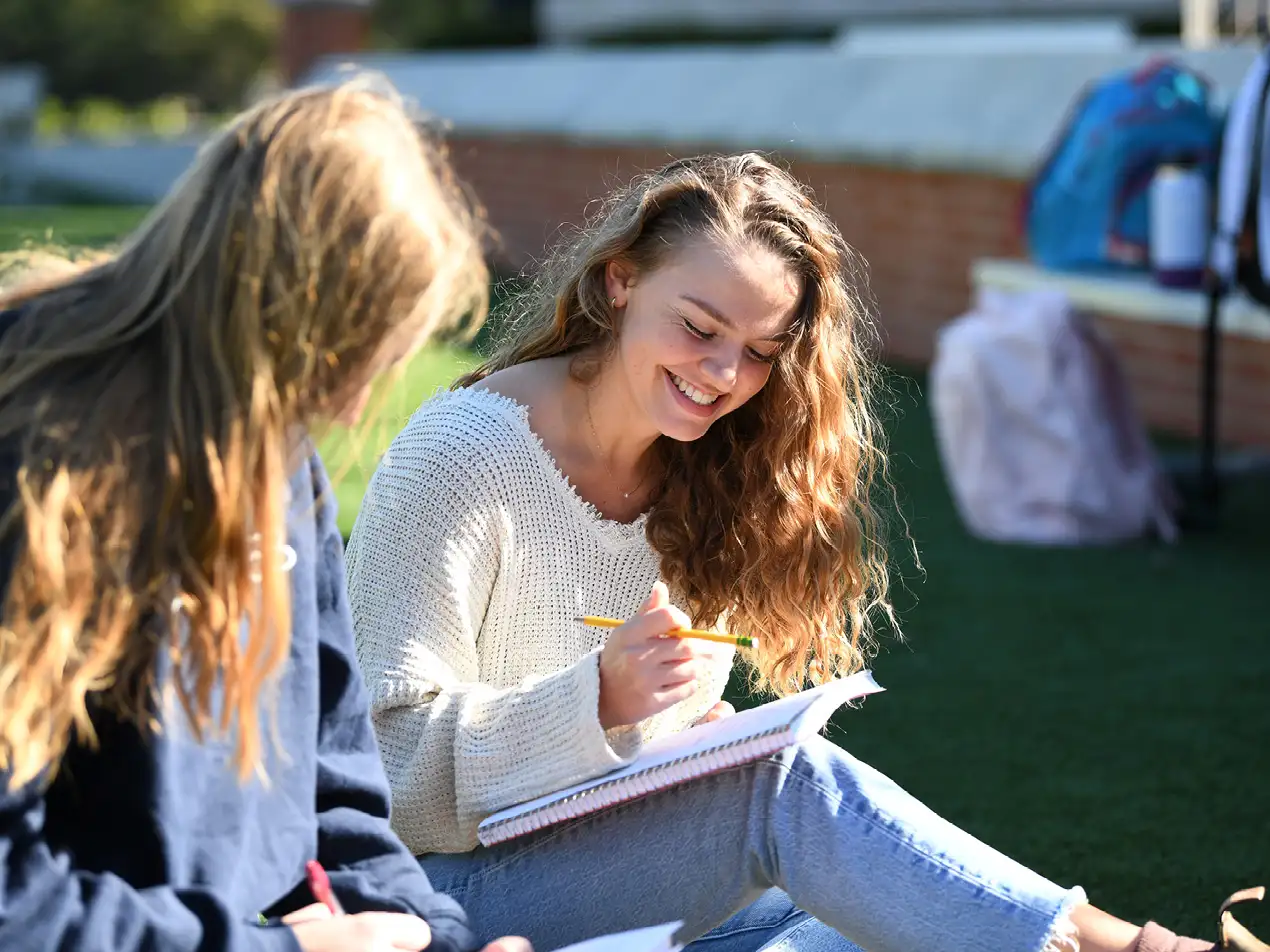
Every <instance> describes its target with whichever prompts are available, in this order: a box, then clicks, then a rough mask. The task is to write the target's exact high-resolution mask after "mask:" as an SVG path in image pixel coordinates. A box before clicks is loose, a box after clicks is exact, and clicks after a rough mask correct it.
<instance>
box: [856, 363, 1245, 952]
mask: <svg viewBox="0 0 1270 952" xmlns="http://www.w3.org/2000/svg"><path fill="white" fill-rule="evenodd" d="M899 382H900V384H901V386H902V387H904V388H905V389H906V390H907V392H908V394H909V396H908V397H906V398H904V399H903V400H902V403H903V404H905V412H904V415H903V417H902V418H901V419H899V420H898V421H897V422H896V423H894V424H893V425H892V426H891V428H890V431H891V432H890V436H891V440H892V449H893V460H894V465H895V478H896V480H897V482H898V485H899V487H900V490H901V495H902V499H903V503H902V505H903V508H904V510H905V512H906V513H907V515H908V517H909V519H910V520H911V525H912V532H913V535H914V537H915V539H916V541H917V544H918V548H919V549H920V552H921V555H922V559H923V562H924V567H925V570H926V575H925V577H924V578H923V577H920V576H917V575H916V574H915V573H914V572H913V571H912V569H911V563H908V567H907V569H906V570H905V571H904V574H905V575H906V576H907V580H908V588H909V590H908V591H905V590H901V591H900V592H899V593H898V601H899V604H900V606H901V608H902V610H903V618H902V623H903V627H904V631H905V634H906V636H907V640H906V642H905V643H903V644H899V643H897V642H896V641H895V640H894V639H888V640H886V641H885V642H884V649H883V651H882V653H881V654H880V655H879V657H878V658H877V660H876V663H875V665H874V670H875V672H876V674H877V677H878V679H879V680H880V682H881V683H882V684H883V685H885V686H886V687H887V688H888V692H887V693H885V694H882V695H880V696H878V697H875V698H870V699H869V700H868V701H867V703H866V704H865V705H864V706H863V708H862V709H861V710H859V711H851V712H846V713H844V714H843V715H841V716H840V717H838V718H837V719H836V720H835V728H836V731H835V734H834V736H835V738H836V739H837V740H839V741H840V742H841V743H842V744H843V745H844V746H846V747H847V748H848V749H850V750H851V751H853V752H854V753H855V754H857V755H858V756H860V757H861V758H863V759H864V760H866V761H867V762H869V763H871V764H873V765H874V766H876V767H878V768H879V769H881V770H883V771H884V772H886V773H888V774H890V775H891V776H892V778H893V779H895V780H896V781H897V782H899V783H900V784H901V785H902V786H904V787H906V788H907V789H909V790H910V791H911V792H912V793H914V794H915V795H917V796H918V797H919V798H921V799H923V800H924V801H925V802H926V803H928V804H929V805H930V806H932V807H933V808H934V809H936V810H937V811H938V812H940V813H942V814H943V815H944V816H946V817H948V818H949V819H951V820H953V821H955V822H956V823H958V824H959V825H961V826H962V827H964V828H965V829H967V830H969V831H970V832H972V833H974V834H976V835H978V836H980V837H981V838H983V839H984V840H986V841H987V842H988V843H990V844H992V845H993V846H995V847H997V848H998V849H1000V850H1002V851H1003V852H1005V853H1007V854H1008V855H1010V856H1013V857H1015V858H1017V859H1019V860H1021V861H1022V862H1024V863H1026V864H1027V865H1029V866H1031V867H1032V868H1034V869H1036V870H1038V871H1040V872H1042V873H1044V874H1045V875H1047V876H1049V877H1050V878H1052V879H1055V880H1057V881H1059V882H1061V883H1064V884H1080V885H1083V886H1084V887H1085V888H1086V890H1087V891H1088V892H1089V894H1090V896H1091V899H1092V901H1094V902H1095V903H1096V904H1099V905H1102V906H1104V908H1108V909H1109V910H1110V911H1112V912H1115V913H1117V914H1119V915H1122V916H1125V917H1128V918H1131V919H1136V920H1142V919H1145V918H1149V917H1155V918H1157V919H1159V920H1161V921H1163V922H1165V923H1167V924H1171V925H1173V926H1180V927H1183V928H1185V929H1188V930H1192V934H1197V933H1198V934H1201V935H1205V936H1208V935H1211V934H1212V926H1213V922H1214V921H1215V920H1214V916H1215V914H1216V909H1217V904H1218V902H1220V900H1221V899H1222V898H1224V897H1225V895H1226V894H1227V893H1228V892H1231V891H1234V890H1235V889H1236V888H1241V887H1243V886H1245V885H1253V884H1260V883H1264V882H1266V881H1267V880H1270V822H1268V821H1267V817H1266V815H1265V812H1264V808H1265V806H1266V805H1267V796H1266V792H1267V788H1268V785H1270V599H1268V598H1267V596H1266V593H1267V591H1268V590H1270V544H1268V542H1267V538H1268V537H1270V482H1267V481H1264V480H1263V481H1260V482H1248V483H1245V484H1243V485H1236V486H1234V487H1232V490H1231V494H1230V496H1229V498H1228V501H1227V505H1228V508H1227V510H1226V512H1225V518H1224V522H1223V525H1222V527H1221V528H1220V529H1218V530H1217V531H1215V532H1212V533H1209V534H1196V535H1193V536H1188V537H1186V538H1184V539H1183V540H1182V541H1181V543H1180V544H1179V545H1177V546H1175V547H1172V548H1169V547H1164V546H1155V545H1148V544H1140V545H1130V546H1124V547H1117V548H1107V549H1080V550H1056V549H1036V548H1022V547H1013V546H1010V547H1007V546H998V545H992V544H988V543H984V542H979V541H975V540H973V539H971V538H970V537H969V536H968V535H967V534H966V532H965V531H964V530H963V528H962V527H961V524H960V522H959V520H958V517H957V515H956V512H955V510H954V508H953V504H952V501H951V499H950V497H949V494H948V492H947V490H946V488H945V484H944V478H943V473H942V470H941V467H940V464H939V461H938V455H937V451H936V447H935V443H934V438H933V433H932V430H931V426H930V422H929V421H930V417H929V414H928V412H927V408H926V406H925V405H924V403H923V401H922V400H921V399H920V397H919V396H918V395H917V393H918V390H919V387H918V386H917V385H915V384H917V383H918V381H915V380H907V379H906V378H900V381H899ZM900 561H901V563H902V562H903V560H900ZM1243 915H1244V913H1241V916H1243ZM1245 921H1247V922H1249V923H1250V924H1251V923H1254V922H1255V923H1256V924H1257V926H1258V927H1259V929H1261V930H1263V934H1270V910H1260V911H1259V912H1258V913H1256V914H1255V915H1254V914H1253V913H1248V914H1247V919H1246V920H1245Z"/></svg>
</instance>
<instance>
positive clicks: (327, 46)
mask: <svg viewBox="0 0 1270 952" xmlns="http://www.w3.org/2000/svg"><path fill="white" fill-rule="evenodd" d="M274 2H275V3H277V5H278V6H279V7H281V8H282V33H281V36H280V39H279V44H278V66H279V69H280V71H281V73H282V81H283V83H285V84H286V85H287V86H291V85H294V84H295V83H296V81H297V80H299V79H300V78H301V77H303V76H304V74H305V73H307V72H308V71H309V69H311V68H312V66H313V64H314V63H316V62H317V61H318V60H319V59H321V58H322V57H324V56H338V55H340V54H341V53H349V54H351V53H357V52H359V51H361V50H362V49H363V48H364V47H365V45H366V38H367V35H368V34H369V32H370V11H371V6H372V3H373V0H274Z"/></svg>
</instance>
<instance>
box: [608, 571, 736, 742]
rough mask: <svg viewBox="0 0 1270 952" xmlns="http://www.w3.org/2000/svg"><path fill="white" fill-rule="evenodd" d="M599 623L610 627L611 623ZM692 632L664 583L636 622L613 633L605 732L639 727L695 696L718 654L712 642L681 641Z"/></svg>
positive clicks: (610, 641) (611, 636) (660, 584)
mask: <svg viewBox="0 0 1270 952" xmlns="http://www.w3.org/2000/svg"><path fill="white" fill-rule="evenodd" d="M596 621H600V622H601V623H602V624H605V626H606V627H608V624H607V620H599V619H597V620H596ZM691 629H692V623H691V621H690V620H689V619H688V616H687V615H685V614H684V613H683V612H682V611H680V610H679V609H678V608H676V607H674V606H673V605H671V604H670V596H669V594H668V593H667V591H666V586H665V585H664V584H663V583H661V582H658V583H657V584H656V585H654V586H653V591H652V594H650V595H649V596H648V599H647V600H646V601H645V602H644V604H643V605H642V606H640V609H639V611H638V612H637V613H636V614H635V616H634V617H633V618H631V619H629V620H627V621H625V622H621V623H619V624H618V625H617V626H616V627H615V628H614V629H613V633H612V634H611V635H609V639H608V641H607V642H606V643H605V645H604V649H603V650H602V651H601V652H600V710H599V714H600V724H601V725H602V726H603V727H604V728H605V729H606V730H607V729H609V728H613V727H622V726H626V725H630V724H636V723H638V722H639V721H642V720H643V719H644V718H646V717H651V716H653V715H654V714H659V713H661V712H662V711H664V710H666V708H668V707H671V706H672V705H674V704H678V703H679V702H680V701H682V700H685V699H687V698H688V697H690V696H691V695H692V694H693V692H694V691H695V690H696V688H697V681H698V679H699V678H700V677H701V676H702V675H703V674H704V673H705V671H706V670H707V668H708V663H709V661H710V659H711V657H712V656H713V654H714V653H715V652H717V651H718V649H717V648H714V647H713V644H714V640H713V639H703V638H698V637H695V636H693V637H679V635H681V634H682V633H684V632H686V631H689V630H691ZM709 634H713V633H709ZM668 636H670V637H668Z"/></svg>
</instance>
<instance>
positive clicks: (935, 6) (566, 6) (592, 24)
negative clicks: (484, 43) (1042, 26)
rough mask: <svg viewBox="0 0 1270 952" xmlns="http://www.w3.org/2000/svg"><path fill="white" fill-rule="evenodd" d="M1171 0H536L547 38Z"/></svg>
mask: <svg viewBox="0 0 1270 952" xmlns="http://www.w3.org/2000/svg"><path fill="white" fill-rule="evenodd" d="M1179 9H1180V8H1179V4H1178V0H537V15H538V23H539V31H540V34H541V36H542V38H543V39H544V40H545V41H548V42H583V41H587V40H593V39H597V38H604V37H610V36H620V35H622V34H630V33H646V34H651V35H661V34H669V33H673V32H674V31H676V30H683V31H691V32H702V33H712V34H721V35H726V34H728V33H737V34H742V33H746V32H751V33H765V34H782V33H784V34H789V35H807V34H816V35H823V34H826V33H829V34H832V33H834V32H836V31H837V30H840V29H842V28H844V27H849V26H853V25H856V24H859V23H876V22H878V21H888V20H889V21H904V20H908V21H911V20H914V19H918V18H920V19H921V20H923V21H931V20H935V19H945V20H947V19H960V18H965V17H976V18H1018V17H1045V18H1047V19H1052V18H1055V17H1116V18H1123V19H1125V20H1128V21H1129V22H1130V23H1135V24H1136V23H1160V22H1165V23H1168V22H1172V23H1176V22H1177V20H1178V16H1179Z"/></svg>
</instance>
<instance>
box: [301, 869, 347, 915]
mask: <svg viewBox="0 0 1270 952" xmlns="http://www.w3.org/2000/svg"><path fill="white" fill-rule="evenodd" d="M304 871H305V873H306V874H307V875H308V879H309V889H310V890H312V891H313V896H314V898H316V899H317V901H318V902H320V903H321V904H322V905H324V906H326V908H327V909H329V910H331V915H333V916H342V915H344V907H343V906H341V905H340V901H339V900H338V899H336V898H335V893H334V892H332V891H331V879H330V877H329V876H327V875H326V870H324V869H323V868H322V864H321V863H319V862H318V861H317V860H315V859H311V860H309V861H308V862H307V863H305V864H304Z"/></svg>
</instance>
